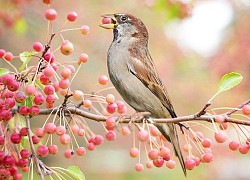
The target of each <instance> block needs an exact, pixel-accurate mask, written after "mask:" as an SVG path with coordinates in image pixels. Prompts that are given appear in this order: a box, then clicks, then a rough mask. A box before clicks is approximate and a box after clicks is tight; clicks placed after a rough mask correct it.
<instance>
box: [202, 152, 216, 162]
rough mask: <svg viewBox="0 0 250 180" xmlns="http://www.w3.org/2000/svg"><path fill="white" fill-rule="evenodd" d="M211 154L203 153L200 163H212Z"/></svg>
mask: <svg viewBox="0 0 250 180" xmlns="http://www.w3.org/2000/svg"><path fill="white" fill-rule="evenodd" d="M213 158H214V157H213V154H212V153H205V154H204V155H203V156H202V161H203V162H204V163H210V162H211V161H213Z"/></svg>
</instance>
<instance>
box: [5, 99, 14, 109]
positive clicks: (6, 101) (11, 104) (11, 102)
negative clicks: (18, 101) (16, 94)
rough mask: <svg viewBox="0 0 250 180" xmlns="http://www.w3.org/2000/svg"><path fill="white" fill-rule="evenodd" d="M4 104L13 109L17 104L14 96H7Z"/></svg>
mask: <svg viewBox="0 0 250 180" xmlns="http://www.w3.org/2000/svg"><path fill="white" fill-rule="evenodd" d="M4 104H5V107H6V108H7V109H11V108H13V107H14V106H15V100H14V99H13V98H6V99H5V100H4Z"/></svg>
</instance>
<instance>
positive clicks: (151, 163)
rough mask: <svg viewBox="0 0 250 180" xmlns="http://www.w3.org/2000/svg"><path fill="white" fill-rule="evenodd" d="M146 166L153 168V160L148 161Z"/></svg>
mask: <svg viewBox="0 0 250 180" xmlns="http://www.w3.org/2000/svg"><path fill="white" fill-rule="evenodd" d="M146 167H147V168H148V169H151V168H152V167H154V164H153V162H152V161H149V162H147V163H146Z"/></svg>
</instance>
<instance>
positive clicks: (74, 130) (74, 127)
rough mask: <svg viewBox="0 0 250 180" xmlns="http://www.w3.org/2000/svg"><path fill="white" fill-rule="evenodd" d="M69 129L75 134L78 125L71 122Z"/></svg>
mask: <svg viewBox="0 0 250 180" xmlns="http://www.w3.org/2000/svg"><path fill="white" fill-rule="evenodd" d="M70 128H71V131H72V132H73V133H74V134H77V131H78V130H79V127H78V125H77V124H73V125H72V126H71V127H70Z"/></svg>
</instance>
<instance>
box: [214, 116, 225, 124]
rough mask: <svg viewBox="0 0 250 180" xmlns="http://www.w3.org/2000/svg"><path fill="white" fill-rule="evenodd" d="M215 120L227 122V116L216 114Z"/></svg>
mask: <svg viewBox="0 0 250 180" xmlns="http://www.w3.org/2000/svg"><path fill="white" fill-rule="evenodd" d="M215 121H216V122H218V123H223V122H225V116H224V115H216V116H215Z"/></svg>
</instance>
